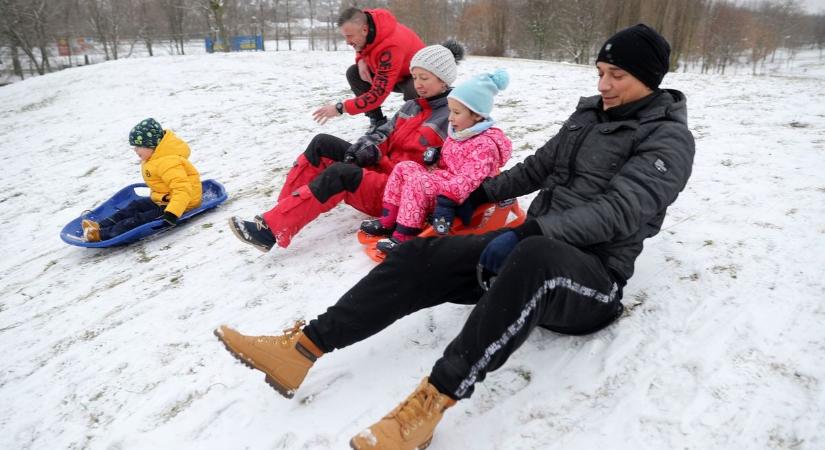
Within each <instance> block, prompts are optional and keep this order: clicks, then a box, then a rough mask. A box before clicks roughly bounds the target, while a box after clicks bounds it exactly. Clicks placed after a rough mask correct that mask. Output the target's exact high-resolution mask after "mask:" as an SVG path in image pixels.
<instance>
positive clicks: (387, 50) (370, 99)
mask: <svg viewBox="0 0 825 450" xmlns="http://www.w3.org/2000/svg"><path fill="white" fill-rule="evenodd" d="M364 12H365V13H367V14H368V15H369V16H370V17H371V18H372V21H373V23H374V24H375V38H374V39H373V40H372V42H369V43H367V45H366V46H365V47H364V49H363V50H361V51H360V52H358V53H357V54H356V55H355V62H356V63H357V62H358V61H360V60H362V59H363V60H365V61H366V62H367V67H369V69H370V72H372V74H373V75H372V88H370V90H369V91H367V92H365V93H364V94H361V95H359V96H358V97H355V98H351V99H349V100H346V101H344V110H345V111H346V112H347V113H349V114H360V113H363V112H366V111H370V110H373V109H375V108H377V107H379V106H381V104H382V103H384V100H385V99H386V98H387V96H388V95H390V92H392V90H393V88H394V87H395V83H396V82H398V80H400V79H403V78H407V77H409V76H410V60H412V57H413V55H415V53H416V52H418V51H419V50H421V49H422V48H424V42H423V41H422V40H421V38H420V37H418V35H417V34H415V32H414V31H413V30H411V29H409V28H407V27H406V26H404V25H402V24H400V23H398V21H397V20H396V19H395V16H393V15H392V13H391V12H389V11H387V10H386V9H365V10H364Z"/></svg>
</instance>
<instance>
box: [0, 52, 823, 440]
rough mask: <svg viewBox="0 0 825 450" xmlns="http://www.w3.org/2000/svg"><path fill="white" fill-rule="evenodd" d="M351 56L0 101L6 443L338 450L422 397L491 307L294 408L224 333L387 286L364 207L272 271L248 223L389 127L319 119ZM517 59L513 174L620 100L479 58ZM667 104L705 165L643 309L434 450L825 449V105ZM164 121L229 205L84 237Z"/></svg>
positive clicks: (663, 242) (368, 346) (114, 80)
mask: <svg viewBox="0 0 825 450" xmlns="http://www.w3.org/2000/svg"><path fill="white" fill-rule="evenodd" d="M351 58H352V55H351V54H350V53H347V52H339V53H322V52H317V53H311V52H296V53H258V54H228V55H217V54H216V55H198V56H186V57H156V58H144V59H129V60H120V61H115V62H110V63H106V64H98V65H94V66H87V67H83V68H78V69H72V70H65V71H62V72H59V73H55V74H51V75H47V76H43V77H38V78H34V79H31V80H26V81H24V82H20V83H15V84H13V85H11V86H7V87H3V88H0V159H2V164H0V167H2V169H1V170H0V221H2V227H3V232H2V233H1V234H0V248H2V252H3V257H2V260H0V353H2V354H3V355H4V362H3V364H2V367H0V405H3V407H2V408H0V430H2V433H0V448H3V449H28V448H31V449H57V448H72V449H79V448H92V449H143V448H147V449H148V448H153V449H155V448H164V449H181V448H190V449H237V448H248V449H274V448H277V449H339V448H344V447H345V446H346V445H347V442H348V440H349V438H350V437H351V436H352V435H354V434H355V433H357V432H358V431H360V430H361V429H362V428H364V427H366V426H368V425H369V424H371V423H373V422H374V421H375V420H377V419H378V418H380V417H381V416H382V415H383V414H385V413H386V412H388V411H389V410H390V409H391V408H393V407H394V406H395V405H396V404H397V403H398V402H399V401H400V400H402V399H403V398H404V397H405V396H406V395H407V394H408V393H409V392H411V391H412V389H413V388H414V387H415V386H416V384H417V382H418V380H420V378H421V377H422V376H424V375H426V374H427V373H428V372H429V369H430V367H431V364H432V363H433V362H434V361H435V359H436V358H437V357H438V356H439V355H440V354H441V350H442V349H443V347H444V346H445V345H446V344H447V342H449V340H450V339H451V338H452V337H453V336H454V335H455V334H456V333H457V332H458V327H459V326H460V324H461V323H462V322H463V320H464V318H465V317H466V315H467V314H468V312H469V309H468V308H467V307H464V306H455V305H447V306H443V307H439V308H435V309H433V310H430V311H426V312H422V313H420V314H417V315H414V316H410V317H407V318H405V319H403V320H401V321H399V322H398V323H396V324H395V325H394V326H392V327H390V328H389V329H387V330H385V331H384V332H382V333H380V334H379V335H377V336H374V337H373V338H370V339H368V340H367V341H364V342H362V343H360V344H358V345H356V346H353V347H351V348H347V349H344V350H341V351H338V352H334V353H332V354H330V355H327V356H325V357H324V358H322V359H321V360H319V362H318V364H316V366H315V367H314V368H313V370H312V371H311V372H310V374H309V376H308V378H307V380H306V381H305V383H304V385H303V386H302V388H301V389H300V390H299V391H298V393H297V394H296V396H295V398H294V399H292V400H287V399H284V398H282V397H281V396H279V395H278V394H277V393H275V392H274V391H273V390H272V389H271V388H270V387H269V386H268V385H266V384H265V383H264V382H263V378H264V377H263V374H261V373H259V372H256V371H250V370H249V369H247V368H246V367H244V366H242V365H241V364H239V363H238V362H236V361H235V359H233V358H232V357H231V356H230V355H229V354H228V353H227V352H226V351H225V350H224V349H223V347H222V345H221V344H220V343H219V342H218V341H217V339H216V338H215V337H214V336H213V335H212V330H213V329H214V328H215V327H216V326H217V325H219V324H221V323H227V324H230V325H233V326H236V327H238V328H239V329H240V330H242V331H244V332H247V333H251V334H264V333H277V332H279V331H280V330H281V329H282V328H284V327H286V326H288V325H291V323H292V321H293V320H295V319H298V318H307V319H309V318H311V317H313V316H314V315H316V314H318V313H320V312H322V311H324V310H325V309H326V307H327V306H329V305H331V304H332V303H333V302H334V301H335V300H336V299H337V298H338V296H340V295H341V294H342V293H343V292H345V291H346V290H347V288H348V287H349V286H351V285H352V284H353V283H354V282H355V281H356V280H358V279H360V277H361V276H363V275H364V274H365V273H366V272H367V271H368V270H370V268H371V267H373V263H372V262H371V261H370V260H368V259H367V257H366V256H365V255H363V254H362V252H361V247H360V245H359V244H358V243H357V241H356V240H355V236H354V232H355V230H356V228H357V226H358V223H359V221H360V220H361V219H363V216H362V215H361V214H359V213H357V212H355V211H353V210H351V209H347V208H343V207H342V208H338V209H335V210H333V211H332V212H331V213H329V214H327V215H325V216H322V217H321V218H320V219H319V220H317V221H316V222H315V223H313V224H311V225H310V226H309V227H307V228H306V229H305V230H304V231H303V232H302V233H301V234H299V235H298V237H297V238H296V239H295V241H294V242H293V245H292V246H291V247H290V248H289V249H288V250H282V249H276V250H274V251H273V252H271V253H269V254H262V253H260V252H258V251H257V250H254V249H252V248H251V247H249V246H245V245H242V244H241V243H240V242H238V241H237V240H236V239H235V238H234V237H233V236H232V234H231V232H230V231H229V230H228V228H227V226H226V220H227V218H228V217H229V216H230V215H235V214H237V215H242V216H245V217H251V216H252V215H254V214H256V213H258V212H261V211H264V210H266V209H268V208H269V207H271V206H272V204H273V203H274V200H275V198H276V196H277V189H278V188H279V187H280V185H281V182H282V181H283V177H284V175H285V172H286V170H287V169H288V168H289V167H290V165H291V163H292V161H293V160H294V158H295V157H296V156H297V155H298V153H299V152H300V151H302V150H303V147H304V145H306V143H307V142H309V140H310V139H311V137H312V136H313V135H314V134H315V133H319V132H324V133H331V134H335V135H339V136H341V137H344V138H347V139H355V138H356V137H357V136H358V134H359V132H360V131H363V130H364V128H365V125H366V120H365V119H364V118H363V117H358V118H348V117H345V118H339V119H337V120H333V121H331V122H330V123H328V124H327V125H325V126H318V125H316V124H314V123H313V122H312V120H311V111H313V110H314V108H315V107H317V106H319V105H321V104H323V103H327V102H329V101H333V100H336V99H340V98H343V97H344V96H346V95H347V90H346V84H345V80H344V78H343V75H342V74H343V72H344V70H345V68H346V67H347V65H348V64H350V62H351ZM500 66H503V67H507V68H509V69H510V71H511V75H512V81H511V85H510V87H509V89H508V90H507V91H505V92H503V93H502V95H500V96H499V97H498V99H497V106H496V109H495V110H494V116H495V117H496V118H498V119H499V121H500V125H501V127H502V128H503V129H504V130H505V131H506V132H507V133H508V134H509V135H510V137H511V138H512V139H513V141H514V148H515V150H516V152H515V155H514V159H513V161H512V162H511V164H512V163H515V162H516V161H519V160H521V159H523V158H525V157H526V156H528V155H529V154H531V152H533V151H535V149H536V148H537V147H538V146H540V145H542V144H543V143H544V142H545V141H546V140H547V139H549V138H550V137H551V136H552V135H553V134H554V133H555V132H556V130H557V129H558V127H559V125H560V124H561V122H562V121H564V119H565V118H566V117H567V115H568V114H569V113H570V112H571V111H572V110H573V107H574V106H575V104H576V102H577V100H578V97H579V96H581V95H591V94H594V93H595V92H596V90H595V84H596V72H595V70H594V69H593V68H592V67H581V66H573V65H565V64H555V63H547V62H536V61H525V60H508V59H489V58H470V59H469V60H468V61H466V62H465V63H463V64H462V65H461V66H460V72H459V79H462V78H464V77H465V76H467V75H468V74H471V73H474V72H478V71H482V70H491V69H493V68H496V67H500ZM814 72H815V73H821V71H819V72H816V71H814ZM664 85H665V86H666V87H673V88H676V89H680V90H682V91H684V92H685V93H686V95H687V97H688V111H689V120H690V128H691V130H692V131H693V133H694V135H695V136H696V139H697V153H696V162H695V166H694V172H693V176H692V179H691V181H690V183H689V184H688V187H687V189H686V190H685V192H683V193H682V195H681V196H680V198H679V199H678V200H677V202H676V204H675V205H674V206H673V207H672V208H671V210H670V213H669V215H668V218H667V220H666V222H665V226H664V228H663V231H662V233H661V234H660V235H659V236H657V237H656V238H654V239H651V240H649V241H648V242H647V246H646V250H645V252H644V253H643V254H642V256H641V258H640V259H639V260H638V261H637V267H636V276H635V277H634V278H633V279H631V280H630V283H629V284H628V286H627V288H626V291H625V298H624V300H623V301H624V303H625V305H626V306H627V307H628V313H627V314H626V315H625V317H623V318H622V319H621V320H620V322H619V323H617V324H615V325H613V326H611V327H609V328H608V329H606V330H603V331H602V332H599V333H597V334H594V335H591V336H583V337H569V336H560V335H557V334H554V333H551V332H547V331H543V330H539V331H537V332H536V333H534V334H533V335H532V336H531V338H530V339H529V340H528V341H527V342H526V343H525V345H524V346H523V347H522V348H521V349H520V350H519V351H518V352H517V353H516V354H515V355H514V356H513V357H512V358H511V360H510V361H509V362H508V363H507V364H506V365H505V366H504V367H503V368H502V369H501V370H499V371H497V372H494V373H492V374H490V376H489V377H488V380H487V381H486V382H485V383H483V384H482V385H479V386H478V387H477V389H476V394H475V395H474V396H473V398H471V399H470V400H467V401H462V402H460V403H459V404H458V405H457V406H456V407H455V408H453V409H451V410H450V411H449V412H448V413H447V414H446V416H445V419H444V421H443V422H442V423H441V425H440V426H439V428H438V429H437V431H436V436H435V439H434V440H433V444H432V446H431V448H432V449H435V450H439V449H455V448H467V449H481V450H486V449H502V450H503V449H506V450H510V449H556V448H558V449H592V448H605V449H608V448H609V449H639V448H647V449H665V448H691V449H733V448H737V449H738V448H780V449H802V448H806V449H814V448H825V431H823V430H825V332H823V329H824V328H823V324H825V283H823V281H822V275H823V272H822V270H823V269H822V267H823V265H825V264H823V263H825V256H824V255H825V206H824V205H825V176H823V172H824V171H825V84H823V83H822V80H821V78H818V77H817V76H816V74H815V75H813V76H812V75H810V73H809V72H807V71H806V72H804V73H802V72H800V73H799V74H798V75H796V76H783V77H751V76H745V75H733V76H724V77H719V76H705V75H698V74H670V75H668V77H667V78H666V79H665V83H664ZM400 103H401V101H400V98H399V97H398V96H397V95H395V96H393V97H392V101H391V103H390V108H389V109H388V110H394V109H395V108H397V107H398V106H399V105H400ZM148 116H152V117H155V118H157V119H158V120H159V121H160V122H161V123H162V124H163V125H164V126H165V127H167V128H171V129H173V130H175V132H176V133H177V134H178V135H179V136H181V137H182V138H184V139H186V140H187V141H188V142H189V144H190V145H191V147H192V149H193V156H192V158H191V160H192V161H193V163H194V164H195V165H196V166H197V167H198V168H199V169H200V170H201V173H202V175H203V177H204V178H215V179H218V180H220V181H221V182H223V183H224V185H225V186H226V188H227V190H228V192H229V195H230V199H229V200H228V201H227V202H226V203H225V204H224V205H222V206H221V207H220V208H219V209H217V210H215V211H212V212H210V213H207V214H205V215H203V216H200V217H199V218H197V219H195V220H193V221H192V222H190V223H188V224H186V225H183V226H181V227H179V229H177V230H175V231H174V232H172V233H166V234H163V235H160V236H158V237H156V238H154V239H149V240H146V241H143V242H140V243H138V244H136V245H132V246H129V247H124V248H116V249H108V250H106V249H103V250H92V249H83V248H77V247H70V246H67V245H65V244H63V242H61V241H60V239H59V238H58V233H59V231H60V229H61V228H62V227H63V225H64V224H65V223H67V222H68V221H70V220H71V219H72V218H74V217H76V216H77V215H78V214H79V213H80V212H81V211H82V210H84V209H87V208H90V207H92V206H94V205H96V204H97V203H98V202H100V201H102V200H104V199H106V198H108V196H109V195H110V194H111V193H113V192H114V191H116V190H117V189H119V188H120V187H122V186H124V185H126V184H129V183H131V182H135V181H138V180H139V179H140V174H139V166H138V161H137V157H136V156H135V155H134V153H133V152H132V151H131V149H130V148H129V146H128V144H127V135H128V131H129V129H130V128H131V126H132V125H134V124H135V123H137V121H138V120H140V119H142V118H144V117H148ZM529 200H530V198H522V199H521V202H522V205H523V206H526V205H527V204H528V203H529Z"/></svg>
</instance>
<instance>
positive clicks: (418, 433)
mask: <svg viewBox="0 0 825 450" xmlns="http://www.w3.org/2000/svg"><path fill="white" fill-rule="evenodd" d="M455 403H456V402H455V400H453V399H451V398H450V397H448V396H446V395H444V394H442V393H441V392H438V389H436V388H435V386H433V385H432V384H430V380H429V379H428V378H426V377H425V378H424V379H423V380H421V384H419V385H418V388H416V389H415V391H414V392H413V393H412V394H410V396H409V397H407V399H406V400H404V401H403V402H402V403H401V404H400V405H398V406H396V407H395V409H393V410H392V411H390V413H389V414H387V415H386V416H384V418H383V419H381V420H380V421H379V422H378V423H376V424H374V425H372V426H371V427H369V428H367V429H366V430H364V431H362V432H360V433H358V435H357V436H355V437H354V438H352V440H350V441H349V445H350V447H352V448H354V449H355V450H415V449H419V450H423V449H425V448H427V447H428V446H429V445H430V442H431V441H432V440H433V431H434V430H435V426H436V425H438V422H439V421H440V420H441V416H442V415H443V414H444V411H445V410H446V409H447V408H449V407H451V406H453V405H455Z"/></svg>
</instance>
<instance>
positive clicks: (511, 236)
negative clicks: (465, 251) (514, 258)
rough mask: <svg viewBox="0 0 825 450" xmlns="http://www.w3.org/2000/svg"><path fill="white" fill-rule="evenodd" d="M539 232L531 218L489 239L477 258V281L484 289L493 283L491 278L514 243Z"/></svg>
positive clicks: (514, 245)
mask: <svg viewBox="0 0 825 450" xmlns="http://www.w3.org/2000/svg"><path fill="white" fill-rule="evenodd" d="M540 234H541V227H540V226H539V223H538V222H536V221H535V220H533V219H531V220H528V221H526V222H524V223H523V224H521V225H519V226H517V227H515V228H512V229H510V230H507V231H506V232H504V233H502V234H500V235H498V236H496V238H495V239H493V240H492V241H490V243H488V244H487V246H486V247H484V251H482V252H481V256H480V257H479V258H478V272H477V275H478V283H479V284H480V285H481V288H482V289H484V290H485V291H486V290H487V289H488V288H489V287H490V285H491V284H492V283H493V279H494V278H495V277H496V276H497V275H498V273H499V271H501V267H502V266H503V265H504V261H505V260H506V259H507V257H508V256H509V255H510V253H511V252H512V251H513V249H514V248H516V244H518V243H519V241H521V240H522V239H524V238H526V237H528V236H536V235H540Z"/></svg>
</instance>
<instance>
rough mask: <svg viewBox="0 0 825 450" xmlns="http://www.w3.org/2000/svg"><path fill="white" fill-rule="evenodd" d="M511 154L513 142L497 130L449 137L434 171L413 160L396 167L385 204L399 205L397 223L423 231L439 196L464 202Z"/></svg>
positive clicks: (495, 172)
mask: <svg viewBox="0 0 825 450" xmlns="http://www.w3.org/2000/svg"><path fill="white" fill-rule="evenodd" d="M512 152H513V147H512V144H511V143H510V139H508V138H507V136H505V135H504V132H502V131H501V130H500V129H498V128H495V127H491V128H488V129H486V130H484V131H482V132H481V133H479V134H477V135H475V136H473V137H470V138H468V139H466V140H463V141H456V140H455V139H453V138H447V140H445V141H444V145H443V146H442V147H441V157H440V158H439V159H438V163H436V165H435V166H434V168H427V167H425V166H423V165H421V164H419V163H417V162H413V161H402V162H399V163H398V164H396V165H395V168H393V171H392V174H390V178H389V180H387V186H386V188H385V190H384V202H385V203H389V204H391V205H395V206H398V219H397V220H396V221H397V223H398V224H400V225H403V226H405V227H408V228H419V229H420V228H423V227H424V223H425V222H426V220H427V215H428V214H429V213H431V212H432V211H433V209H435V198H436V196H438V195H443V196H445V197H448V198H450V199H451V200H453V201H454V202H456V203H457V204H461V203H463V202H464V200H466V199H467V197H468V196H469V195H470V193H471V192H473V191H474V190H475V189H476V188H478V187H479V186H480V185H481V182H482V181H484V179H485V178H487V177H491V176H494V175H496V174H497V173H498V171H499V169H500V168H501V167H502V166H503V165H504V164H505V163H506V162H507V160H509V159H510V155H511V154H512Z"/></svg>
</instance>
